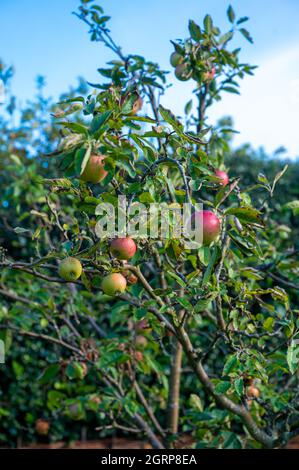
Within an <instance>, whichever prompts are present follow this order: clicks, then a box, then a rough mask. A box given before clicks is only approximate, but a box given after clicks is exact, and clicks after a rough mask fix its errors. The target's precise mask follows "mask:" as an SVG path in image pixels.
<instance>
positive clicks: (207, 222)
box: [192, 211, 221, 245]
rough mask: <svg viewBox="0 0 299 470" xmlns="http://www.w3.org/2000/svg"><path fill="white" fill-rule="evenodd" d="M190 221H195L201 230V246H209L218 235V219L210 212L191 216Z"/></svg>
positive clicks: (201, 212) (200, 212)
mask: <svg viewBox="0 0 299 470" xmlns="http://www.w3.org/2000/svg"><path fill="white" fill-rule="evenodd" d="M192 220H193V221H195V220H197V223H198V225H199V228H200V230H202V243H203V245H210V244H211V243H212V242H213V241H214V240H216V238H217V237H218V236H219V234H220V230H221V224H220V219H219V218H218V217H217V215H216V214H214V212H212V211H198V212H195V213H194V214H193V215H192Z"/></svg>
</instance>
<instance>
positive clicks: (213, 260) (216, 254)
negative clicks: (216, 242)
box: [202, 246, 220, 286]
mask: <svg viewBox="0 0 299 470" xmlns="http://www.w3.org/2000/svg"><path fill="white" fill-rule="evenodd" d="M219 254H220V253H219V248H218V247H217V246H216V247H214V248H213V251H212V256H211V258H210V261H209V264H208V267H207V269H206V270H205V273H204V276H203V280H202V286H204V285H206V284H207V283H208V282H209V280H210V277H211V275H212V271H213V268H214V266H215V264H216V261H217V259H218V257H219Z"/></svg>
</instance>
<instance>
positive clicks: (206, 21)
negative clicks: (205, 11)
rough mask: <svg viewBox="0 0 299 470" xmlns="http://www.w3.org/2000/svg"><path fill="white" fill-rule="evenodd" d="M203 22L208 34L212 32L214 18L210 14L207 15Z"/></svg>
mask: <svg viewBox="0 0 299 470" xmlns="http://www.w3.org/2000/svg"><path fill="white" fill-rule="evenodd" d="M203 24H204V27H205V30H206V33H207V34H211V31H212V28H213V20H212V18H211V16H210V15H206V16H205V17H204V20H203Z"/></svg>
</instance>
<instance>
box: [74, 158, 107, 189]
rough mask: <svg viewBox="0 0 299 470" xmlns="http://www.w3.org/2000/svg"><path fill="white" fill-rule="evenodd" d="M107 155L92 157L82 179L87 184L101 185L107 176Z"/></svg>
mask: <svg viewBox="0 0 299 470" xmlns="http://www.w3.org/2000/svg"><path fill="white" fill-rule="evenodd" d="M104 160H105V155H95V154H94V155H91V157H90V159H89V160H88V162H87V165H86V167H85V168H84V171H83V173H82V175H81V176H80V179H81V180H82V181H85V183H99V182H100V181H102V180H103V179H104V178H105V177H106V176H107V174H108V173H107V171H106V170H105V168H104V167H105V163H104Z"/></svg>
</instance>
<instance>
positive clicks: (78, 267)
mask: <svg viewBox="0 0 299 470" xmlns="http://www.w3.org/2000/svg"><path fill="white" fill-rule="evenodd" d="M58 272H59V276H60V277H62V279H64V280H65V281H69V282H72V281H73V282H74V281H76V280H77V279H79V277H80V276H81V274H82V264H81V263H80V261H79V260H78V259H77V258H73V257H72V256H69V257H68V258H65V259H64V260H62V261H61V263H60V265H59V270H58Z"/></svg>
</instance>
